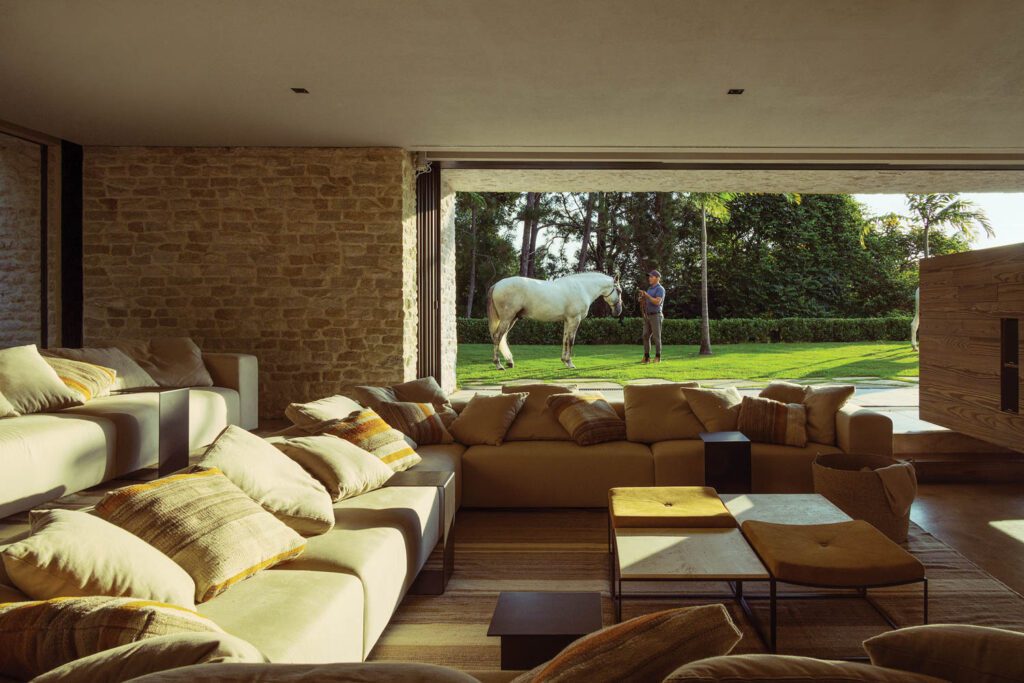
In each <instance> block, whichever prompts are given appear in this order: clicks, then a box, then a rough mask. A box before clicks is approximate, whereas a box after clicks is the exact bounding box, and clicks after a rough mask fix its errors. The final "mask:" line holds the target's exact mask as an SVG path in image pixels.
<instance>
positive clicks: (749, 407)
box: [736, 396, 807, 448]
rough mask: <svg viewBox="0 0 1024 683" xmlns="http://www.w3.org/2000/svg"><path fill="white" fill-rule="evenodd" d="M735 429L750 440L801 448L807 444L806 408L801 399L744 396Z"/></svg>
mask: <svg viewBox="0 0 1024 683" xmlns="http://www.w3.org/2000/svg"><path fill="white" fill-rule="evenodd" d="M736 429H737V430H738V431H740V432H743V434H744V435H745V436H746V437H747V438H748V439H750V440H751V441H761V442H764V443H779V444H783V445H786V446H797V447H799V448H802V447H804V446H806V445H807V410H806V409H805V408H804V406H803V404H802V403H782V402H780V401H773V400H772V399H770V398H755V397H753V396H744V397H743V400H742V401H741V402H740V414H739V417H738V418H737V419H736Z"/></svg>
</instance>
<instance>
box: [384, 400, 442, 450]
mask: <svg viewBox="0 0 1024 683" xmlns="http://www.w3.org/2000/svg"><path fill="white" fill-rule="evenodd" d="M376 410H377V413H378V414H379V415H380V416H381V418H383V419H384V421H385V422H387V423H388V424H389V425H391V426H392V427H394V428H395V429H397V430H398V431H400V432H402V433H403V434H405V435H406V436H408V437H409V438H411V439H412V440H413V441H415V442H416V443H417V444H418V445H428V444H438V443H442V444H443V443H452V442H453V441H454V440H455V439H453V438H452V435H451V434H450V433H449V432H448V430H447V429H446V428H445V426H444V422H443V421H442V420H441V416H440V415H439V414H438V413H437V411H436V410H435V409H434V406H433V404H431V403H413V402H411V401H392V402H390V403H381V404H380V405H378V406H377V408H376Z"/></svg>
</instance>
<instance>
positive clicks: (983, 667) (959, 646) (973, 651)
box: [864, 624, 1024, 683]
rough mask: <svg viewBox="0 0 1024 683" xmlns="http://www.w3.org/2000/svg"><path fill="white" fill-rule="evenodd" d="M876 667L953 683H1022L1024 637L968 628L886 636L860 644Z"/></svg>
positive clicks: (902, 631)
mask: <svg viewBox="0 0 1024 683" xmlns="http://www.w3.org/2000/svg"><path fill="white" fill-rule="evenodd" d="M864 649H865V650H866V651H867V653H868V656H869V657H870V658H871V663H872V664H874V665H875V666H884V667H888V668H890V669H900V670H902V671H912V672H914V673H918V674H924V675H927V676H935V677H936V678H942V679H945V680H949V681H952V683H1006V682H1007V681H1024V633H1017V632H1015V631H1006V630H1003V629H998V628H988V627H985V626H969V625H966V624H931V625H928V626H911V627H910V628H901V629H899V630H896V631H889V632H887V633H883V634H881V635H878V636H875V637H874V638H868V639H867V640H865V641H864Z"/></svg>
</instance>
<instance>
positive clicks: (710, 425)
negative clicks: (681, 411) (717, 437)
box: [683, 387, 742, 432]
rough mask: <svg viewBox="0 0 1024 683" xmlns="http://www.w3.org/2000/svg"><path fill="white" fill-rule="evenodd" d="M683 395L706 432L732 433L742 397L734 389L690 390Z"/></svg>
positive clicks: (687, 389)
mask: <svg viewBox="0 0 1024 683" xmlns="http://www.w3.org/2000/svg"><path fill="white" fill-rule="evenodd" d="M683 395H684V396H685V397H686V402H687V403H689V404H690V409H691V410H693V413H694V415H696V416H697V419H698V420H700V422H701V424H702V425H704V431H706V432H732V431H735V430H736V421H737V420H738V419H739V416H740V401H741V400H742V397H741V396H740V392H738V391H737V390H736V387H725V388H722V389H690V388H687V387H683Z"/></svg>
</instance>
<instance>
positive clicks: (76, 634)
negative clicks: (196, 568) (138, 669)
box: [0, 597, 223, 680]
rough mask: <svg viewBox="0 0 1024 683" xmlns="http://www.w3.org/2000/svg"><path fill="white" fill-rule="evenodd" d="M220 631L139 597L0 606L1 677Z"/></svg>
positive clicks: (39, 671) (183, 612)
mask: <svg viewBox="0 0 1024 683" xmlns="http://www.w3.org/2000/svg"><path fill="white" fill-rule="evenodd" d="M190 632H198V633H223V631H222V630H221V628H220V627H219V626H217V625H216V624H215V623H213V622H212V621H210V620H209V619H207V618H206V617H204V616H202V615H201V614H197V613H196V612H193V611H192V610H189V609H185V608H184V607H179V606H176V605H164V604H161V603H158V602H151V601H147V600H139V599H137V598H110V597H91V598H54V599H53V600H45V601H40V602H11V603H6V604H4V605H0V634H3V647H0V675H3V676H10V677H12V678H15V679H17V680H28V679H30V678H32V677H33V676H38V675H39V674H42V673H45V672H47V671H49V670H51V669H53V668H55V667H58V666H61V665H63V664H66V663H68V662H72V661H74V660H76V659H79V658H81V657H86V656H89V655H92V654H95V653H97V652H102V651H104V650H109V649H110V648H115V647H120V646H121V645H126V644H128V643H134V642H136V641H139V640H143V639H145V638H153V637H157V636H166V635H171V634H177V633H190Z"/></svg>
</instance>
